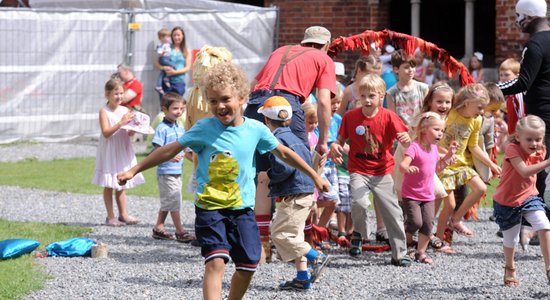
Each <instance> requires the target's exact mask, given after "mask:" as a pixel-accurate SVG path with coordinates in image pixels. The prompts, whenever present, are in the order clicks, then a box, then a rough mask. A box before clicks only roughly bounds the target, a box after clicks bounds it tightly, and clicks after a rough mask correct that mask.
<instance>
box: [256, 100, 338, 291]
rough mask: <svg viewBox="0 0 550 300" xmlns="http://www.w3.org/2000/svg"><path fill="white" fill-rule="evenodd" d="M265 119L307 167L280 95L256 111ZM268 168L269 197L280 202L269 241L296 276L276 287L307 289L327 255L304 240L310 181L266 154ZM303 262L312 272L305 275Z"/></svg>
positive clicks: (286, 104)
mask: <svg viewBox="0 0 550 300" xmlns="http://www.w3.org/2000/svg"><path fill="white" fill-rule="evenodd" d="M258 113H261V114H263V115H264V117H265V124H266V125H267V127H268V128H269V129H270V130H271V132H272V133H273V135H274V136H275V137H276V138H277V139H278V140H279V141H280V142H281V144H282V145H285V146H286V147H289V148H290V149H292V150H294V152H295V153H296V154H297V155H299V156H300V157H301V158H302V159H303V160H304V161H305V162H306V163H307V164H308V165H311V152H310V150H309V149H308V148H307V147H306V146H305V145H304V143H303V142H302V141H301V140H300V139H299V138H298V137H297V136H296V135H295V134H294V133H292V131H291V130H290V128H289V127H288V125H289V124H290V122H291V118H292V106H290V103H289V102H288V101H287V100H286V99H285V98H284V97H280V96H272V97H270V98H268V99H267V100H266V101H265V102H264V105H263V106H261V107H260V108H259V109H258ZM269 161H270V165H271V168H270V169H269V170H268V171H267V175H268V176H269V196H270V197H275V198H277V199H278V201H280V204H279V206H278V208H277V213H276V214H275V218H274V219H273V224H272V225H271V240H272V241H273V244H275V247H277V253H278V254H279V255H280V256H281V258H282V260H283V261H293V262H294V264H295V266H296V277H295V278H294V279H292V280H291V281H287V282H285V283H283V284H281V285H280V286H279V288H281V289H284V290H287V289H297V290H304V289H310V288H311V284H312V283H314V282H315V281H316V280H317V279H318V278H319V275H320V271H321V270H322V269H323V268H324V267H325V266H326V265H327V264H328V261H329V258H330V257H329V256H328V255H325V254H323V253H321V252H318V251H315V249H313V248H312V247H311V246H310V244H308V243H307V242H306V241H305V240H304V225H305V221H306V218H307V217H308V215H309V211H310V209H311V207H312V206H313V188H314V185H313V181H312V180H311V179H310V178H309V177H307V176H306V175H305V174H304V173H302V172H300V171H299V170H297V169H296V168H294V167H291V166H288V165H287V164H285V163H284V162H283V161H282V160H281V159H279V158H277V157H276V156H275V155H269ZM307 261H311V263H312V265H313V269H312V272H311V274H309V272H308V269H307Z"/></svg>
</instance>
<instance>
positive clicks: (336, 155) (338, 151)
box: [330, 143, 344, 165]
mask: <svg viewBox="0 0 550 300" xmlns="http://www.w3.org/2000/svg"><path fill="white" fill-rule="evenodd" d="M343 150H344V149H343V148H342V146H341V145H340V144H338V143H332V144H331V145H330V156H331V157H332V161H333V162H334V163H335V164H337V165H341V164H342V163H343V162H344V159H343V158H342V151H343Z"/></svg>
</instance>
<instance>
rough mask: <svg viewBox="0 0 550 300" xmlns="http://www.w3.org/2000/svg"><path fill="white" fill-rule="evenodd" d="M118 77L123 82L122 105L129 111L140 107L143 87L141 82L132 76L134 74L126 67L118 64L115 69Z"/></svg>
mask: <svg viewBox="0 0 550 300" xmlns="http://www.w3.org/2000/svg"><path fill="white" fill-rule="evenodd" d="M117 72H118V76H119V77H120V79H121V80H122V81H123V82H124V99H122V105H123V106H126V107H128V108H129V109H134V107H136V106H137V107H140V106H141V95H142V94H143V86H142V85H141V82H139V80H138V79H137V78H136V77H135V76H134V73H133V72H132V70H131V69H130V67H128V66H127V65H124V64H120V65H118V67H117Z"/></svg>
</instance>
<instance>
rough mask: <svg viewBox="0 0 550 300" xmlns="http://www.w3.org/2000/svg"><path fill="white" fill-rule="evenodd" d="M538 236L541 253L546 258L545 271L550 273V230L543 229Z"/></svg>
mask: <svg viewBox="0 0 550 300" xmlns="http://www.w3.org/2000/svg"><path fill="white" fill-rule="evenodd" d="M538 234H539V240H540V252H541V253H542V257H543V258H544V269H545V270H546V271H548V269H550V230H544V229H542V230H539V232H538ZM547 276H548V275H547ZM549 280H550V278H549Z"/></svg>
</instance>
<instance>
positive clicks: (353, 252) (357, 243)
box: [349, 233, 363, 256]
mask: <svg viewBox="0 0 550 300" xmlns="http://www.w3.org/2000/svg"><path fill="white" fill-rule="evenodd" d="M362 251H363V239H362V238H361V235H357V234H355V233H353V234H352V235H351V239H350V247H349V255H350V256H358V255H361V252H362Z"/></svg>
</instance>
